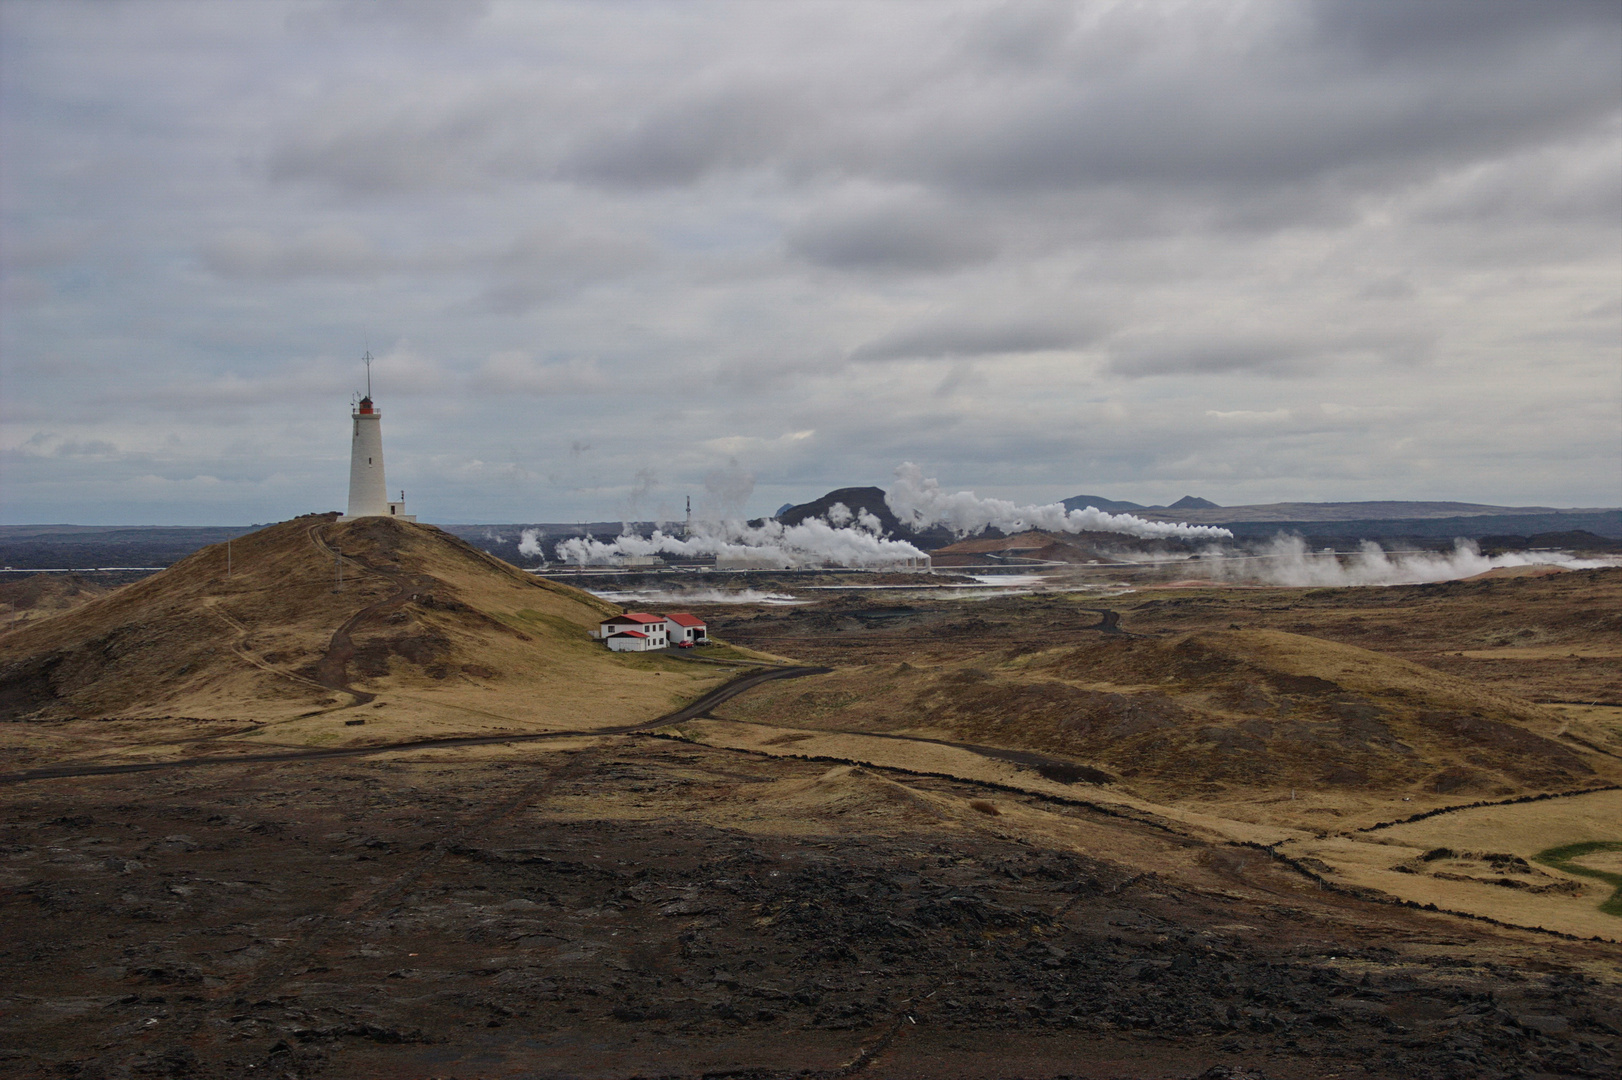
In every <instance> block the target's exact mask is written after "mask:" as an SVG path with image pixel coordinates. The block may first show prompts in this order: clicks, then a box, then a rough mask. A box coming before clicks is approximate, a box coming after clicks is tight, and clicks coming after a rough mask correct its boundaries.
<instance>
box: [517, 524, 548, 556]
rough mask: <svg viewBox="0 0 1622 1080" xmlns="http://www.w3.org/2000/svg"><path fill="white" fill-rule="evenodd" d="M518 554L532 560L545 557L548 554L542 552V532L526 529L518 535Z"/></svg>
mask: <svg viewBox="0 0 1622 1080" xmlns="http://www.w3.org/2000/svg"><path fill="white" fill-rule="evenodd" d="M518 554H520V555H525V556H528V557H529V558H531V559H540V558H544V557H545V555H546V552H544V551H543V550H541V530H539V529H525V530H524V531H523V532H522V533H520V534H519V535H518Z"/></svg>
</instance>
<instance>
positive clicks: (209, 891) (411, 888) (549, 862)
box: [0, 738, 1622, 1080]
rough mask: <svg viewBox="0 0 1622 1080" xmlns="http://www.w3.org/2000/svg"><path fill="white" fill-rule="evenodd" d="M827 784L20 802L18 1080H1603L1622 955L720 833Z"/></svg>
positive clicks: (499, 771)
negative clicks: (1199, 1079) (771, 789)
mask: <svg viewBox="0 0 1622 1080" xmlns="http://www.w3.org/2000/svg"><path fill="white" fill-rule="evenodd" d="M826 769H827V766H826V765H825V764H819V763H812V762H796V761H785V760H776V759H763V758H758V757H752V756H747V755H740V754H731V753H727V752H724V751H718V750H710V749H708V748H703V747H693V746H689V745H685V744H680V743H672V742H669V741H663V740H654V739H631V738H616V739H605V740H601V741H599V742H598V743H597V744H595V745H593V746H591V747H589V748H587V749H584V750H579V751H572V752H563V751H556V750H544V749H539V748H536V747H515V748H513V749H511V750H510V751H507V752H506V753H505V754H502V755H499V756H494V757H492V756H490V755H488V754H486V755H485V756H482V757H479V758H476V759H469V760H465V761H454V760H450V759H449V758H444V759H435V760H432V761H424V762H416V763H405V762H391V761H386V760H376V759H374V760H368V761H359V762H357V761H344V762H337V763H313V762H310V763H293V764H282V765H235V766H221V767H218V768H211V769H207V770H196V771H192V772H189V773H184V774H183V773H178V772H177V773H148V774H140V775H135V776H114V777H102V778H96V779H80V780H56V781H44V782H32V783H25V784H17V785H13V786H10V787H7V788H4V789H0V799H4V802H5V813H4V826H3V829H0V859H3V861H0V920H3V922H0V925H3V926H4V928H5V934H4V938H3V942H0V1072H3V1073H4V1074H5V1075H6V1076H10V1077H19V1078H32V1077H39V1078H44V1077H51V1078H82V1080H91V1078H101V1077H108V1078H112V1077H120V1078H122V1077H131V1078H141V1077H278V1078H285V1077H414V1078H426V1077H457V1078H472V1077H678V1076H679V1077H698V1076H715V1077H722V1076H726V1077H778V1076H782V1077H790V1076H793V1077H799V1076H847V1075H863V1076H874V1077H920V1078H921V1077H935V1078H951V1077H1058V1076H1085V1077H1168V1078H1169V1077H1195V1076H1208V1077H1222V1076H1229V1077H1255V1076H1266V1077H1302V1078H1305V1077H1332V1076H1379V1077H1403V1078H1430V1077H1435V1078H1457V1080H1466V1078H1470V1080H1475V1078H1491V1077H1525V1078H1534V1077H1536V1078H1545V1077H1550V1078H1552V1077H1556V1076H1560V1077H1572V1076H1589V1077H1605V1076H1615V1075H1617V1070H1618V1067H1619V1062H1618V1048H1619V1047H1622V1039H1619V1037H1618V1036H1619V1029H1622V986H1619V981H1618V979H1617V978H1616V977H1615V972H1616V968H1615V966H1614V964H1615V960H1616V958H1617V957H1616V952H1615V949H1614V947H1611V946H1602V945H1599V944H1591V943H1572V942H1561V941H1557V940H1556V939H1539V938H1537V937H1535V936H1534V935H1530V934H1523V933H1519V932H1513V931H1505V930H1498V929H1495V928H1492V927H1487V926H1484V925H1477V924H1470V923H1465V922H1462V921H1460V920H1452V919H1448V918H1446V917H1443V916H1436V915H1428V914H1425V913H1419V912H1410V911H1404V910H1401V909H1392V908H1389V907H1382V906H1378V905H1372V904H1366V903H1362V902H1360V901H1356V900H1352V899H1349V898H1345V897H1338V896H1334V895H1332V894H1327V893H1322V892H1319V891H1316V890H1313V889H1310V888H1304V887H1303V885H1302V883H1301V882H1300V881H1299V880H1297V879H1295V878H1293V877H1292V876H1291V874H1290V872H1289V871H1288V870H1287V869H1285V868H1282V867H1280V866H1278V865H1277V864H1274V863H1272V862H1271V861H1270V860H1269V859H1268V858H1267V857H1266V856H1265V855H1264V854H1262V853H1259V852H1254V851H1248V850H1245V849H1240V848H1223V849H1211V850H1209V851H1203V852H1198V853H1196V854H1198V855H1199V856H1200V858H1201V860H1202V865H1203V866H1205V867H1206V869H1205V870H1203V871H1201V875H1203V876H1201V875H1195V876H1193V877H1190V878H1188V879H1187V880H1177V879H1173V878H1170V877H1167V876H1165V875H1159V876H1157V875H1154V874H1143V873H1140V872H1139V871H1138V870H1137V869H1135V868H1134V867H1132V866H1129V865H1122V864H1120V863H1117V862H1113V861H1110V860H1109V859H1106V858H1101V857H1100V858H1093V857H1088V856H1086V855H1083V854H1077V853H1074V852H1064V851H1055V850H1045V849H1043V848H1041V847H1039V846H1033V845H1032V844H1030V843H1027V842H1023V841H1021V840H1020V839H1018V838H1016V837H1014V836H1011V835H1007V836H999V835H998V834H997V833H996V832H995V830H990V831H978V832H962V831H959V832H947V831H944V830H938V829H937V830H931V829H929V828H924V827H919V826H916V825H908V824H907V823H905V822H902V821H899V820H887V819H886V818H884V817H883V816H882V815H876V816H872V817H869V818H867V819H865V820H864V821H863V822H862V823H861V824H860V825H856V824H852V823H848V822H830V823H828V824H827V826H826V827H822V826H821V825H820V824H819V823H817V822H805V823H803V828H802V829H800V830H798V831H797V832H787V831H785V830H783V829H782V828H773V829H767V828H766V827H765V826H764V825H762V824H761V823H760V822H759V821H755V822H753V823H751V821H750V819H749V818H748V817H747V815H743V814H741V813H740V814H737V815H736V820H735V821H731V823H729V818H728V813H729V811H728V807H729V805H731V803H730V802H729V800H734V799H735V796H736V793H737V792H738V791H740V790H750V789H751V785H759V784H765V783H768V782H770V781H773V780H778V779H782V778H785V777H811V776H816V775H818V774H820V773H821V772H823V771H824V770H826ZM895 779H900V780H903V781H904V782H905V783H908V784H911V785H915V786H923V787H931V786H932V787H933V789H935V790H940V791H944V790H947V789H961V790H960V791H958V794H973V792H974V789H973V788H972V787H970V786H968V785H957V784H954V783H951V782H947V781H939V780H930V781H921V780H918V779H917V778H905V777H896V778H895ZM1069 812H1072V813H1078V814H1080V813H1086V812H1085V811H1081V810H1071V811H1069ZM1100 820H1101V821H1102V820H1103V819H1100ZM1120 827H1121V828H1122V829H1128V830H1130V829H1137V830H1139V832H1142V830H1143V827H1142V826H1138V825H1133V824H1130V823H1122V824H1121V825H1120ZM746 830H747V831H746ZM1123 837H1124V839H1123V844H1125V843H1126V841H1130V842H1131V843H1133V844H1140V845H1141V844H1143V843H1150V842H1153V843H1160V844H1166V845H1173V846H1178V845H1180V846H1181V847H1184V848H1187V847H1189V846H1190V845H1192V844H1193V842H1192V841H1188V840H1183V839H1180V838H1177V837H1148V838H1147V839H1146V838H1145V836H1140V835H1133V836H1126V835H1125V834H1123ZM1126 846H1130V844H1127V845H1126ZM1606 950H1609V952H1607V951H1606ZM1607 964H1609V965H1611V966H1610V968H1609V970H1610V972H1611V976H1610V977H1606V975H1605V971H1606V965H1607ZM1596 974H1597V975H1598V977H1596Z"/></svg>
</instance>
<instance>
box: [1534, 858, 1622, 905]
mask: <svg viewBox="0 0 1622 1080" xmlns="http://www.w3.org/2000/svg"><path fill="white" fill-rule="evenodd" d="M1596 851H1622V841H1619V840H1584V841H1583V842H1582V843H1580V844H1565V845H1562V846H1561V847H1552V848H1549V849H1547V850H1545V851H1540V852H1538V853H1537V854H1536V855H1534V856H1532V859H1533V860H1534V861H1535V862H1540V863H1542V864H1543V865H1544V866H1552V867H1554V868H1555V869H1556V870H1564V871H1565V872H1566V873H1568V874H1581V875H1582V876H1583V877H1591V878H1596V879H1598V880H1600V881H1603V882H1605V883H1607V884H1608V885H1610V886H1611V887H1612V888H1614V889H1615V890H1616V891H1615V892H1613V893H1612V894H1611V898H1610V899H1609V900H1606V901H1605V902H1604V903H1603V904H1601V905H1600V906H1599V909H1600V910H1601V911H1603V912H1605V914H1607V915H1615V916H1616V917H1617V918H1622V874H1616V873H1612V872H1611V871H1609V870H1595V869H1592V868H1591V867H1587V866H1582V865H1580V864H1578V863H1577V862H1575V861H1573V860H1576V859H1580V858H1582V857H1583V856H1584V855H1592V854H1594V853H1595V852H1596Z"/></svg>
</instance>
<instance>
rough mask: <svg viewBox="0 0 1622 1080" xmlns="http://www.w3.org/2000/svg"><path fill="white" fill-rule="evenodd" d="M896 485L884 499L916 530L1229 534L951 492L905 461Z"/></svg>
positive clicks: (1210, 527) (1149, 535)
mask: <svg viewBox="0 0 1622 1080" xmlns="http://www.w3.org/2000/svg"><path fill="white" fill-rule="evenodd" d="M895 478H896V482H895V486H894V487H892V488H891V489H890V490H889V491H887V492H885V495H884V501H885V502H886V503H888V504H889V506H890V509H891V511H892V512H894V514H895V516H896V517H898V518H900V519H901V521H902V522H903V523H904V524H906V525H909V526H911V527H912V528H915V529H927V528H929V527H930V526H932V525H944V526H946V527H947V528H948V529H950V530H952V532H954V533H956V534H957V535H958V536H969V535H971V534H973V533H978V532H982V531H984V530H985V529H987V528H991V527H993V526H994V527H996V528H998V529H1001V530H1002V531H1003V532H1005V533H1017V532H1025V531H1026V530H1028V529H1045V530H1047V531H1048V532H1067V533H1080V532H1111V533H1123V534H1125V535H1127V536H1137V537H1141V538H1143V539H1147V540H1159V539H1165V538H1169V537H1177V538H1181V539H1194V540H1215V539H1226V538H1229V537H1232V536H1233V533H1231V532H1229V531H1228V530H1227V529H1223V528H1218V527H1217V526H1214V525H1183V524H1175V525H1174V524H1172V523H1170V522H1165V521H1146V520H1145V519H1143V518H1140V517H1135V516H1133V515H1132V514H1107V513H1105V512H1104V511H1102V510H1100V509H1098V508H1097V507H1093V506H1089V507H1087V508H1086V509H1085V510H1066V509H1065V508H1064V506H1063V504H1061V503H1048V504H1047V505H1045V506H1020V505H1018V504H1016V503H1011V502H1008V501H1006V500H1004V499H982V498H980V497H979V496H977V495H975V494H974V492H972V491H959V492H957V493H956V494H951V495H949V494H947V493H946V492H944V491H942V490H941V486H940V483H939V482H938V481H935V480H928V479H925V478H924V474H923V470H921V469H919V468H918V466H916V465H914V464H912V462H910V461H909V462H905V463H903V464H902V465H900V466H899V467H898V468H897V469H896V471H895Z"/></svg>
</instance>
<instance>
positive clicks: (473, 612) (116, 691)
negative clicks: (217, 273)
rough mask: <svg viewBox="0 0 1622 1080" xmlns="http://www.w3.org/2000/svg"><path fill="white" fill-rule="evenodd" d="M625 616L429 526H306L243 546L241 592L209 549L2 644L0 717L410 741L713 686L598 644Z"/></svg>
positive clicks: (573, 718) (629, 713) (559, 722)
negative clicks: (302, 725)
mask: <svg viewBox="0 0 1622 1080" xmlns="http://www.w3.org/2000/svg"><path fill="white" fill-rule="evenodd" d="M340 561H341V564H342V578H343V580H342V585H341V587H339V585H338V575H339V564H340ZM617 610H618V609H617V608H614V607H612V606H611V605H608V604H606V603H605V602H603V601H600V600H598V599H596V598H595V597H593V596H591V595H590V594H588V593H585V592H582V591H580V590H578V589H574V588H570V587H568V586H566V585H560V584H556V583H553V582H548V581H542V580H537V579H536V578H534V577H532V576H530V575H528V574H525V573H523V572H522V571H520V570H518V569H517V568H515V567H512V566H510V565H508V564H506V563H504V562H501V561H500V560H498V559H495V558H493V557H491V556H489V555H487V554H485V553H484V552H482V551H479V550H478V549H477V548H474V547H472V546H471V545H469V544H467V543H466V542H464V541H462V540H460V539H458V538H456V537H454V536H451V535H449V534H447V533H444V532H441V531H440V530H438V529H435V528H433V527H432V526H427V525H417V524H410V523H405V522H400V521H393V520H390V519H387V518H365V519H362V520H360V521H355V522H350V523H346V524H342V525H340V524H338V523H337V522H336V521H335V516H334V515H330V514H329V515H321V516H311V517H304V518H298V519H294V520H292V521H286V522H282V523H280V524H277V525H272V526H269V527H268V528H264V529H261V530H259V531H258V532H255V533H252V534H250V535H248V536H243V537H239V538H237V539H235V540H234V541H233V543H232V548H231V568H230V573H229V574H228V573H227V567H226V551H225V546H224V545H223V544H217V545H213V546H210V547H207V548H204V549H202V550H200V551H198V552H195V553H194V554H192V555H190V556H188V557H187V558H185V559H183V560H181V561H180V562H178V563H176V564H175V565H174V566H172V567H170V568H169V569H167V570H165V571H163V572H161V573H158V574H154V575H152V576H151V577H148V578H145V579H143V580H141V581H138V582H136V583H134V584H132V585H129V586H126V587H125V588H122V589H119V590H117V591H115V592H112V593H110V594H108V595H106V596H102V597H99V598H97V599H95V600H92V601H90V602H89V603H86V604H83V605H82V606H79V607H77V608H75V609H73V610H71V611H68V612H65V613H63V614H60V615H56V616H53V617H49V618H44V619H40V620H37V621H35V622H33V623H30V624H28V625H25V626H22V627H19V628H18V629H16V630H13V631H11V632H10V633H7V634H5V635H4V636H3V637H0V718H4V719H20V718H32V719H36V720H71V719H100V718H119V719H132V718H133V719H142V718H145V719H160V718H174V717H187V718H200V719H250V720H255V721H267V720H284V721H286V720H295V719H305V720H308V719H312V718H319V719H322V720H323V721H324V724H323V725H322V730H323V732H324V733H325V734H324V735H323V737H330V736H331V729H332V727H333V724H334V723H336V719H337V718H340V717H341V718H345V719H351V720H352V719H355V718H358V717H362V716H363V717H364V718H366V719H367V721H368V726H367V727H366V728H365V734H366V735H367V736H368V737H370V738H375V737H377V736H378V734H379V732H378V730H377V728H378V726H382V727H383V728H385V729H386V731H385V732H384V734H386V735H387V736H389V737H402V736H410V735H421V734H444V733H449V732H450V731H463V730H470V731H488V730H491V729H492V728H494V729H514V730H534V729H549V728H573V727H592V726H600V725H603V724H608V723H614V722H624V721H630V720H636V719H646V718H651V717H653V716H657V715H659V714H660V713H662V712H664V711H666V710H668V709H670V708H672V707H673V706H674V705H676V704H677V703H679V702H681V701H683V700H686V699H688V698H690V697H691V696H693V695H694V694H696V693H698V692H700V691H701V690H702V689H703V688H705V687H708V686H710V685H713V684H714V683H715V682H718V681H719V677H718V676H715V675H712V674H710V669H708V668H706V667H703V666H701V665H693V664H681V663H678V662H676V661H673V660H670V659H666V658H662V657H646V656H628V655H616V654H611V653H608V652H607V651H606V650H604V649H603V648H602V646H600V645H598V644H597V643H595V642H593V641H591V640H589V639H588V638H587V636H586V632H587V631H588V630H589V629H592V628H594V627H595V626H596V624H597V622H598V620H599V619H601V618H602V617H603V616H604V615H607V614H613V613H615V612H617ZM284 734H289V733H287V732H284ZM291 734H295V735H296V734H297V733H291ZM346 734H351V735H358V734H360V732H351V733H346ZM308 735H309V733H308V732H305V733H304V736H308ZM303 741H309V738H308V737H303Z"/></svg>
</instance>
